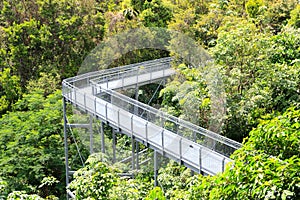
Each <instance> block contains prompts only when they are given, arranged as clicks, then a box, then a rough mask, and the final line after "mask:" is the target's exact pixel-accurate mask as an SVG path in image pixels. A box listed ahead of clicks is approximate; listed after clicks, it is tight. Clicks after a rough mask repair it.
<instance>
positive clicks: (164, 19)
mask: <svg viewBox="0 0 300 200" xmlns="http://www.w3.org/2000/svg"><path fill="white" fill-rule="evenodd" d="M140 18H141V20H142V22H143V24H144V25H145V26H146V27H166V26H167V23H168V22H169V21H170V20H171V18H172V12H171V9H170V8H169V7H168V6H167V5H164V4H163V2H162V0H152V1H150V2H149V1H146V2H145V4H144V10H143V12H141V14H140Z"/></svg>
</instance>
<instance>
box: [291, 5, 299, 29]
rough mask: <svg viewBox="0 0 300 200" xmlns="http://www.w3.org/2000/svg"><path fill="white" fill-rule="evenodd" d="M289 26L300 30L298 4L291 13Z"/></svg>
mask: <svg viewBox="0 0 300 200" xmlns="http://www.w3.org/2000/svg"><path fill="white" fill-rule="evenodd" d="M288 24H289V25H290V26H292V27H294V28H300V5H299V4H298V5H297V6H296V8H295V9H294V10H292V11H291V19H290V20H289V22H288Z"/></svg>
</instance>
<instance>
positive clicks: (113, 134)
mask: <svg viewBox="0 0 300 200" xmlns="http://www.w3.org/2000/svg"><path fill="white" fill-rule="evenodd" d="M111 129H112V149H113V160H112V163H115V162H116V130H115V129H114V128H111Z"/></svg>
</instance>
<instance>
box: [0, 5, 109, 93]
mask: <svg viewBox="0 0 300 200" xmlns="http://www.w3.org/2000/svg"><path fill="white" fill-rule="evenodd" d="M3 4H4V6H3V8H2V10H1V12H0V16H1V18H4V19H5V21H4V23H3V30H4V31H3V34H4V37H3V39H2V41H1V42H3V44H5V45H3V47H2V49H1V50H4V51H5V52H6V54H4V55H3V56H5V58H2V59H0V60H4V61H5V62H4V66H3V67H5V68H11V69H12V73H13V74H15V75H19V76H20V79H21V85H22V87H23V88H25V86H26V84H27V81H29V80H30V79H36V78H37V77H39V75H40V73H41V72H44V73H45V72H54V73H59V74H61V78H66V77H69V76H73V75H75V74H76V73H77V71H78V69H79V66H80V64H81V62H82V60H83V59H84V57H85V56H86V55H87V53H88V52H89V51H90V50H91V49H93V48H94V47H95V46H96V43H95V42H96V41H99V40H101V39H102V38H103V35H104V19H103V13H101V12H99V11H97V6H98V5H97V4H95V5H93V3H92V2H91V3H90V4H89V3H88V2H86V3H84V1H81V5H80V6H78V3H77V1H75V0H72V1H60V0H54V1H49V0H46V1H32V0H30V1H22V2H19V1H4V3H3ZM1 28H2V27H1ZM0 56H2V54H0Z"/></svg>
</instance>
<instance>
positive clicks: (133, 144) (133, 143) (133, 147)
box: [131, 136, 135, 171]
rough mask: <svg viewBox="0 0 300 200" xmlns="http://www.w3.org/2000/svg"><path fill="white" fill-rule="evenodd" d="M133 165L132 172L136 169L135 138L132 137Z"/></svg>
mask: <svg viewBox="0 0 300 200" xmlns="http://www.w3.org/2000/svg"><path fill="white" fill-rule="evenodd" d="M131 156H132V160H131V165H132V171H133V170H134V169H135V140H134V137H133V136H132V137H131Z"/></svg>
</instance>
